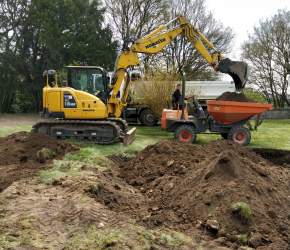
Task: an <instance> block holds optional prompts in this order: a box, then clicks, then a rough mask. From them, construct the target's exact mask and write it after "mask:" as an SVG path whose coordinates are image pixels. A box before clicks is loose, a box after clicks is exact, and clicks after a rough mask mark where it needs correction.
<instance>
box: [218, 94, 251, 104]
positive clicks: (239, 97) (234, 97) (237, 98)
mask: <svg viewBox="0 0 290 250" xmlns="http://www.w3.org/2000/svg"><path fill="white" fill-rule="evenodd" d="M216 100H218V101H234V102H254V101H253V100H250V99H248V98H247V97H246V96H245V95H244V94H243V93H236V92H224V93H223V94H222V95H220V96H219V97H218V98H216Z"/></svg>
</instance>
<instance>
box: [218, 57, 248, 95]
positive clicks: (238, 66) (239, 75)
mask: <svg viewBox="0 0 290 250" xmlns="http://www.w3.org/2000/svg"><path fill="white" fill-rule="evenodd" d="M217 71H219V72H221V73H225V74H228V75H230V76H231V77H232V78H233V81H234V83H235V87H236V90H237V91H241V90H242V89H243V88H244V87H245V85H246V81H247V77H248V65H247V64H246V63H245V62H242V61H232V60H230V59H229V58H225V59H222V60H221V61H220V62H219V64H218V67H217Z"/></svg>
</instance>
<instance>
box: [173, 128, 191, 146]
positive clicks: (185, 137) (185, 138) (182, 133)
mask: <svg viewBox="0 0 290 250" xmlns="http://www.w3.org/2000/svg"><path fill="white" fill-rule="evenodd" d="M174 136H175V138H176V139H177V140H178V141H180V142H186V143H193V142H195V141H196V133H195V128H194V127H193V126H191V125H187V124H185V125H180V126H178V127H177V128H176V129H175V131H174Z"/></svg>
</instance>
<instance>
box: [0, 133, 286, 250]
mask: <svg viewBox="0 0 290 250" xmlns="http://www.w3.org/2000/svg"><path fill="white" fill-rule="evenodd" d="M43 148H47V149H49V150H51V151H52V152H55V154H54V156H53V158H55V157H56V158H58V157H61V156H63V155H64V154H65V153H66V152H69V151H71V150H74V149H75V147H74V146H72V145H71V144H69V143H65V142H63V141H59V140H54V139H52V138H50V137H47V136H44V135H39V134H29V133H24V132H21V133H17V134H14V135H11V136H8V137H6V138H0V153H1V154H0V170H1V174H0V187H1V188H2V190H3V189H5V188H6V187H8V186H9V187H8V188H6V189H5V190H4V191H3V192H2V193H0V218H5V220H4V221H2V222H1V223H2V224H1V223H0V231H3V232H5V234H7V235H8V236H9V237H11V236H12V237H14V238H15V237H16V238H17V237H18V238H21V237H22V236H21V237H20V236H19V234H20V235H22V234H23V233H25V232H26V233H28V234H35V233H36V232H37V234H39V235H38V236H37V235H36V236H37V237H36V236H33V237H34V238H35V237H36V239H38V240H39V241H41V242H42V243H41V244H44V245H39V248H35V249H43V248H42V247H43V246H49V247H51V248H52V249H63V248H64V249H66V248H65V246H66V242H68V241H69V240H70V239H72V238H73V237H74V235H75V233H76V232H83V231H84V228H86V227H88V226H89V225H95V226H96V227H97V228H99V229H98V230H99V231H100V232H101V231H103V228H107V227H109V228H111V227H113V228H122V230H128V231H127V232H128V234H130V235H131V236H130V237H131V238H133V239H136V242H127V241H125V243H122V244H125V245H122V246H120V245H118V244H117V245H115V246H113V247H112V249H134V246H136V245H135V244H140V242H139V243H137V240H138V238H139V237H140V235H143V234H144V232H143V231H142V230H145V229H146V230H153V231H150V232H158V230H164V229H166V230H175V231H181V232H183V233H184V234H186V235H188V236H190V238H191V239H193V241H194V242H191V243H188V245H187V246H184V247H183V248H182V249H199V248H200V247H203V249H238V248H239V247H240V246H241V245H242V244H247V245H249V246H250V247H253V248H255V249H259V250H264V249H273V250H274V249H275V250H276V249H278V250H280V249H281V250H285V249H289V247H290V245H289V242H290V213H289V207H290V183H289V180H290V178H289V177H290V171H289V168H287V167H284V166H281V164H284V165H285V163H286V165H287V164H288V163H289V152H288V151H281V150H269V149H255V151H256V152H254V151H253V150H251V149H247V148H245V147H240V146H238V145H235V144H233V143H231V142H229V141H225V140H222V141H216V142H212V143H210V144H207V145H192V144H182V143H178V142H175V141H162V142H160V143H158V144H156V145H152V146H148V147H146V148H145V149H144V150H143V151H141V152H139V153H138V154H137V155H136V157H134V158H133V159H128V158H126V157H119V156H112V157H111V161H112V163H111V165H112V166H108V169H107V170H105V171H101V170H98V168H97V167H94V166H83V167H82V168H81V171H83V173H82V174H81V175H80V176H76V177H64V178H62V179H60V180H58V181H56V182H54V183H53V185H45V184H41V183H39V181H35V180H34V181H33V176H34V175H35V173H37V172H38V171H39V170H40V169H44V168H46V167H47V164H44V163H40V162H39V152H40V151H41V150H42V149H43ZM262 156H263V157H264V158H263V157H262ZM283 159H284V160H283ZM50 161H51V159H48V160H47V161H46V162H45V163H49V162H50ZM85 172H87V174H84V173H85ZM24 177H26V178H24ZM19 179H21V180H19ZM16 180H17V181H16ZM12 182H14V183H13V184H12ZM11 184H12V185H11ZM96 201H97V202H96ZM237 202H244V203H245V204H247V205H248V206H249V207H250V209H251V211H252V215H251V216H249V217H248V219H245V218H244V217H242V216H241V215H239V214H238V213H237V212H236V211H235V210H233V208H232V206H233V204H235V203H237ZM4 222H5V223H4ZM28 222H29V223H28ZM23 228H24V229H23ZM27 228H29V230H32V231H27V230H28V229H27ZM141 229H142V230H141ZM139 230H141V231H139ZM156 230H157V231H156ZM148 232H149V231H148ZM148 232H147V231H146V235H147V233H148ZM154 234H155V233H154ZM159 236H160V234H159ZM159 236H158V237H157V236H150V237H151V239H154V240H153V241H154V242H153V243H152V244H153V245H152V246H153V248H150V249H169V248H168V247H167V246H166V245H164V242H163V241H162V242H159V240H158V239H159ZM25 237H26V236H25ZM146 237H148V236H146ZM146 237H145V238H146ZM163 237H164V236H163ZM33 241H35V240H33ZM0 243H1V242H0ZM138 246H139V245H138ZM110 247H111V246H110ZM70 249H71V248H70ZM135 249H139V248H135ZM170 249H171V248H170ZM172 249H181V248H178V247H177V248H172ZM240 249H241V248H240Z"/></svg>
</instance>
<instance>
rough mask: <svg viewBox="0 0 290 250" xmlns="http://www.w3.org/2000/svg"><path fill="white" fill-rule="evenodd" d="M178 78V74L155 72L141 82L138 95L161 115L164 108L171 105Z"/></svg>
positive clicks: (158, 115) (156, 113)
mask: <svg viewBox="0 0 290 250" xmlns="http://www.w3.org/2000/svg"><path fill="white" fill-rule="evenodd" d="M177 79H178V76H177V75H172V74H166V73H160V72H159V73H155V75H153V76H152V77H148V78H147V79H146V82H140V83H139V84H140V86H139V88H138V90H137V91H136V92H137V93H136V96H138V97H141V98H142V100H141V102H142V103H144V104H146V105H148V106H149V107H150V108H151V110H152V111H153V112H154V114H155V115H156V116H157V117H161V114H162V110H163V109H164V108H169V107H170V106H171V99H172V98H171V96H172V93H173V91H174V88H175V85H176V82H175V81H176V80H177Z"/></svg>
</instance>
